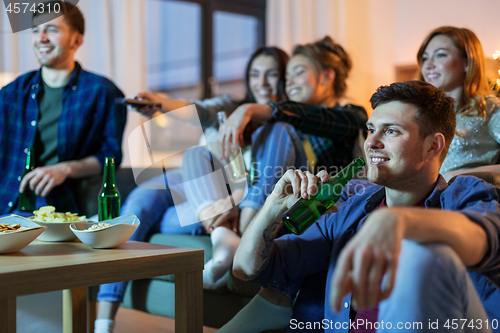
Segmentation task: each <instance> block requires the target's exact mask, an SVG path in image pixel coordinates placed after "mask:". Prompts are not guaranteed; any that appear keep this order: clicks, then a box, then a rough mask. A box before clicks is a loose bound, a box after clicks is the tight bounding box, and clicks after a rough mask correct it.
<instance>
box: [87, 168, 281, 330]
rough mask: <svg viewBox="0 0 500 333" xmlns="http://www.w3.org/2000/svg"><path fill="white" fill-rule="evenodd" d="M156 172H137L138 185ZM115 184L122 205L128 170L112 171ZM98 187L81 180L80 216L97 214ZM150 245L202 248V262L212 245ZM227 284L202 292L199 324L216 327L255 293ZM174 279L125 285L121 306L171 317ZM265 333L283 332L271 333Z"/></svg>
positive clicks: (174, 241)
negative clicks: (138, 177) (138, 173)
mask: <svg viewBox="0 0 500 333" xmlns="http://www.w3.org/2000/svg"><path fill="white" fill-rule="evenodd" d="M158 174H159V170H154V169H152V170H145V171H144V172H143V173H141V180H140V181H141V182H142V181H145V180H147V179H149V178H150V177H152V176H154V175H158ZM116 185H117V187H118V190H119V191H120V195H121V200H122V204H123V202H124V201H125V200H126V198H127V196H128V194H129V193H130V192H131V191H132V190H133V189H134V188H135V187H136V183H135V180H134V176H133V172H132V169H131V168H121V169H119V170H117V172H116ZM101 187H102V177H100V176H99V177H97V176H96V177H92V178H88V179H85V180H83V181H81V182H80V184H79V189H78V192H79V195H78V200H79V202H78V205H79V207H80V213H81V214H84V215H86V216H93V215H95V214H97V196H98V194H99V191H100V190H101ZM148 241H149V242H151V243H157V244H164V245H172V246H182V247H191V248H197V249H203V250H204V253H205V262H206V261H208V260H209V259H210V258H211V256H212V244H211V242H210V237H209V236H207V235H198V236H191V235H168V234H160V233H157V234H153V235H151V237H150V238H149V240H148ZM225 278H226V280H227V285H226V286H224V287H222V288H219V289H216V290H204V292H203V325H205V326H208V327H214V328H219V327H221V326H223V325H224V324H225V323H226V322H227V321H229V320H230V319H231V318H232V317H234V315H235V314H236V313H237V312H238V311H239V310H240V309H242V308H243V307H244V306H245V305H246V304H247V303H248V302H249V301H250V300H251V299H252V298H253V296H254V295H255V294H256V293H257V292H258V291H259V289H260V287H259V286H258V285H256V284H252V283H248V282H244V281H241V280H239V279H237V278H235V277H234V276H233V275H232V274H231V273H230V272H228V273H227V274H226V276H225ZM174 282H175V281H174V276H173V275H170V276H162V277H157V278H152V279H145V280H136V281H132V282H131V283H129V285H128V287H127V290H126V292H125V297H124V300H123V303H122V306H124V307H127V308H132V309H136V310H140V311H144V312H147V313H151V314H155V315H160V316H165V317H169V318H175V311H174V309H175V303H174V300H175V297H174V293H175V285H174ZM97 291H98V287H97V286H95V287H91V288H90V292H89V297H90V300H91V302H90V304H95V303H94V302H92V301H95V299H96V295H97ZM94 310H95V309H94V308H91V309H89V314H90V316H89V317H90V318H89V324H91V325H92V326H93V321H92V319H93V318H95V311H94ZM269 332H276V333H277V332H284V330H273V331H269Z"/></svg>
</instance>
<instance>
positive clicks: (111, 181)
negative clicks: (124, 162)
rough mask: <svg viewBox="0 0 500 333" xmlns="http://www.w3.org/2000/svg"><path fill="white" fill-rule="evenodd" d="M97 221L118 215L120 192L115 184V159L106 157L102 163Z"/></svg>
mask: <svg viewBox="0 0 500 333" xmlns="http://www.w3.org/2000/svg"><path fill="white" fill-rule="evenodd" d="M97 206H98V215H99V221H104V220H111V219H114V218H115V217H118V216H120V206H121V203H120V192H118V188H117V187H116V184H115V160H114V158H113V157H106V160H105V163H104V180H103V182H102V189H101V192H100V193H99V198H98V204H97Z"/></svg>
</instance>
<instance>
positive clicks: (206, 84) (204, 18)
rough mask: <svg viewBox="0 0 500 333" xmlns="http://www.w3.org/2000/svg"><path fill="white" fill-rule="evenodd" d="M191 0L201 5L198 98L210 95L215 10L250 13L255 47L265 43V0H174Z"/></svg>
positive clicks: (189, 0)
mask: <svg viewBox="0 0 500 333" xmlns="http://www.w3.org/2000/svg"><path fill="white" fill-rule="evenodd" d="M175 1H184V2H193V3H197V4H199V5H200V6H201V25H200V27H201V30H202V31H201V34H200V36H201V55H200V61H201V64H200V68H201V73H200V84H201V87H200V93H201V96H199V98H200V99H206V98H210V97H212V84H211V82H214V79H213V61H214V56H213V49H214V31H213V30H214V24H213V15H214V13H215V12H216V11H224V12H229V13H234V14H242V15H250V16H253V17H255V18H256V19H257V21H258V28H257V29H258V30H257V47H261V46H264V45H265V44H266V36H265V31H266V26H265V25H266V0H175Z"/></svg>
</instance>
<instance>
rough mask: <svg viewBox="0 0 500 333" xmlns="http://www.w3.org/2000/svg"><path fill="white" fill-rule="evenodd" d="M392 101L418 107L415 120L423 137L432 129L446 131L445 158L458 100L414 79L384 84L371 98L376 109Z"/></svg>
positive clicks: (452, 134) (450, 139)
mask: <svg viewBox="0 0 500 333" xmlns="http://www.w3.org/2000/svg"><path fill="white" fill-rule="evenodd" d="M390 102H401V103H405V104H410V105H413V106H415V107H416V108H417V113H416V115H415V122H416V123H417V124H418V128H419V133H420V136H421V138H426V137H427V136H429V135H431V134H433V133H442V134H443V136H444V138H445V147H444V149H443V154H442V156H441V157H442V160H444V158H445V157H446V154H447V153H448V149H449V148H450V144H451V141H452V140H453V136H454V135H455V127H456V122H457V120H456V115H455V100H454V99H453V98H451V97H449V96H447V95H446V93H445V92H444V91H443V90H442V89H438V88H436V87H434V86H433V85H432V84H430V83H426V82H423V81H417V80H414V81H405V82H396V83H392V84H390V85H388V86H381V87H379V88H378V89H377V91H376V92H375V93H374V94H373V95H372V97H371V98H370V103H371V104H372V108H373V109H375V108H376V107H377V106H379V105H382V104H386V103H390Z"/></svg>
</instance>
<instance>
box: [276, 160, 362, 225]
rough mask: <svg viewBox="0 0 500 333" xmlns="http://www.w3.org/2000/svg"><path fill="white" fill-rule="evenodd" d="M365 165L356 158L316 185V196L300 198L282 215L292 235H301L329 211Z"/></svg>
mask: <svg viewBox="0 0 500 333" xmlns="http://www.w3.org/2000/svg"><path fill="white" fill-rule="evenodd" d="M363 165H365V161H363V159H362V158H361V157H358V158H356V159H355V160H354V161H352V162H351V163H350V164H349V165H348V166H346V167H345V168H344V169H342V170H340V171H339V172H338V173H337V174H336V175H335V176H333V177H331V178H330V179H328V181H327V182H325V183H318V191H317V194H315V195H311V196H310V197H309V199H303V198H300V199H299V200H297V202H296V203H295V204H294V205H293V206H292V207H290V209H288V210H287V211H286V212H285V214H284V215H283V222H284V223H285V225H286V226H287V227H288V229H290V230H291V231H292V232H293V233H294V234H297V235H301V234H303V233H304V231H306V230H307V228H309V227H310V226H311V225H312V224H313V223H314V222H315V221H316V220H317V219H318V218H319V217H320V216H321V215H323V214H324V213H325V212H326V211H327V210H328V209H330V208H331V207H332V206H333V205H334V204H335V203H336V202H337V200H338V199H339V197H340V196H341V195H342V191H343V189H344V186H345V185H346V184H347V183H348V182H349V181H350V180H351V179H352V178H353V177H354V175H355V174H356V173H358V171H359V170H360V169H361V168H362V167H363Z"/></svg>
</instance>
